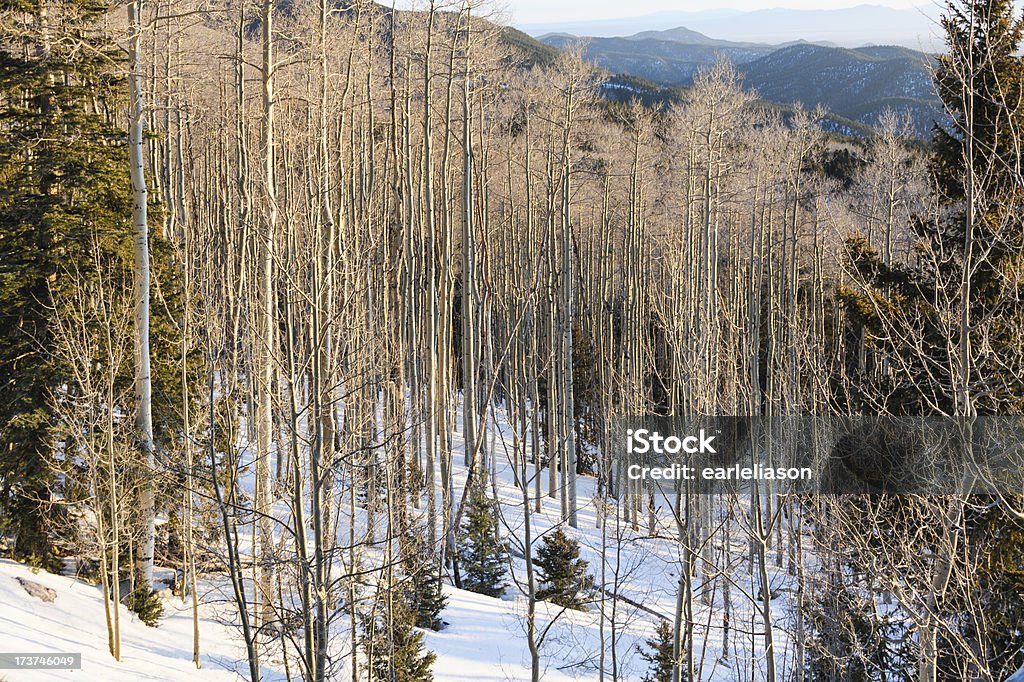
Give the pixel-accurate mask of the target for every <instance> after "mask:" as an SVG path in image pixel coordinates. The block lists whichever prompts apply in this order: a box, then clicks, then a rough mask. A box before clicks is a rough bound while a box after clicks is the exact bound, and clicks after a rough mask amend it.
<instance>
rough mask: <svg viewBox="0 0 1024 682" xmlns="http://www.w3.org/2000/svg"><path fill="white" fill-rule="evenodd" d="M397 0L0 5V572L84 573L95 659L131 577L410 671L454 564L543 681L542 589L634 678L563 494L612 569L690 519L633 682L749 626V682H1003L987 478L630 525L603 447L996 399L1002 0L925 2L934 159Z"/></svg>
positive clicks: (1012, 256)
mask: <svg viewBox="0 0 1024 682" xmlns="http://www.w3.org/2000/svg"><path fill="white" fill-rule="evenodd" d="M421 4H422V6H421V7H418V8H417V9H416V10H415V11H395V10H393V9H390V8H388V7H384V6H382V5H380V4H376V3H373V2H369V1H367V0H331V1H330V2H328V0H321V1H320V2H316V1H309V2H298V1H297V0H292V1H290V2H276V1H274V0H260V2H259V3H255V2H248V1H245V0H218V1H216V2H202V1H198V0H130V1H129V2H128V3H127V4H126V5H124V6H119V7H107V6H105V5H104V4H103V3H102V2H93V1H92V0H22V1H15V0H9V1H5V2H4V3H2V11H0V47H2V50H3V58H2V63H0V105H2V108H3V115H2V116H0V185H3V187H2V189H0V213H2V214H3V218H2V219H0V259H2V260H0V319H2V320H3V322H2V326H3V330H2V331H0V335H2V336H0V354H2V356H0V383H2V386H0V403H2V404H0V445H2V452H0V494H2V497H0V530H2V533H3V536H2V537H3V542H4V544H3V545H2V547H3V549H4V551H5V553H7V554H9V555H10V556H13V557H16V558H18V559H20V560H25V561H31V562H33V563H35V564H36V565H40V566H44V567H48V568H54V569H56V568H59V567H61V566H64V567H65V568H66V567H67V566H69V565H75V566H77V569H76V570H78V571H79V572H80V573H82V574H83V575H87V576H89V577H90V579H94V580H95V581H96V582H97V583H99V584H102V586H103V590H104V594H105V595H109V597H108V600H107V603H108V607H107V613H106V621H107V626H108V641H109V648H110V653H111V654H112V655H113V656H114V657H115V658H118V657H119V656H120V655H121V642H120V635H119V627H120V624H119V618H120V616H119V615H118V614H119V610H118V609H116V608H115V609H110V608H109V603H110V601H113V603H117V602H124V603H128V604H130V605H131V607H132V608H133V609H134V610H136V611H137V612H138V613H139V614H140V616H142V617H144V618H146V619H149V620H151V621H153V622H156V621H157V620H158V619H159V613H160V602H159V598H158V597H157V596H156V595H155V593H154V592H153V591H152V587H153V582H154V565H157V566H168V567H173V568H175V569H176V573H177V578H176V580H175V581H174V582H175V584H174V585H173V589H174V590H175V591H176V593H178V594H180V595H181V597H182V598H189V599H191V600H192V603H193V604H194V605H195V608H196V609H198V603H197V602H198V600H199V591H198V590H197V581H200V580H202V579H204V577H208V576H211V575H219V576H223V577H224V578H225V580H227V581H229V582H230V594H231V595H232V601H233V606H234V609H235V610H236V611H237V614H238V617H237V620H236V625H237V627H238V630H239V633H240V637H241V640H242V641H243V642H244V645H245V652H246V655H247V664H246V665H247V666H248V667H247V669H246V670H245V671H244V672H245V674H246V676H247V677H249V678H250V679H252V680H259V679H260V678H261V675H263V674H264V668H265V666H266V665H267V662H268V661H269V660H271V659H273V660H274V661H281V660H283V661H284V668H285V669H286V670H287V675H288V676H289V677H290V678H291V679H303V680H334V679H338V680H341V679H349V680H351V681H352V682H359V681H360V680H373V681H377V680H381V681H383V680H388V681H390V682H398V681H407V682H414V681H417V680H426V679H430V675H431V673H430V667H431V661H432V654H430V652H429V651H428V650H427V649H426V648H424V646H423V642H422V632H421V630H420V629H421V628H433V629H438V628H440V627H441V626H442V624H443V622H442V619H443V611H441V609H442V608H443V605H444V597H443V594H442V585H455V586H458V587H465V588H466V589H472V590H473V591H477V592H481V593H484V594H492V595H500V594H501V593H502V592H507V593H509V594H512V595H513V596H514V597H515V598H517V599H520V600H522V604H523V608H522V612H521V614H520V616H521V621H522V624H523V627H522V633H520V634H521V635H522V636H524V637H525V638H526V641H527V644H528V648H529V651H530V656H531V664H532V679H533V680H539V679H541V678H542V677H543V676H544V670H545V664H544V659H545V643H546V640H545V637H546V635H547V633H548V629H547V627H545V626H544V624H543V623H541V622H540V621H539V620H538V618H537V605H538V602H539V601H540V600H548V601H551V602H553V603H555V604H560V605H562V606H563V607H565V608H567V609H574V608H586V609H589V610H599V612H600V618H601V624H602V630H601V633H602V634H601V637H602V640H601V648H600V651H599V652H597V653H595V655H594V656H595V658H594V661H593V662H592V665H593V666H594V667H595V669H596V670H597V672H596V673H595V674H596V675H599V677H600V679H602V680H618V679H625V678H623V677H621V675H620V673H619V667H620V665H621V661H622V659H624V658H628V657H635V656H637V655H638V654H637V652H635V651H626V650H622V648H621V647H618V645H617V639H616V637H617V635H616V633H617V629H618V628H621V627H623V623H622V622H620V621H619V620H617V616H616V613H617V611H616V609H617V605H618V601H619V596H618V582H617V581H618V580H619V573H618V569H617V568H616V570H615V571H612V570H611V569H608V570H607V571H606V570H605V565H604V563H603V562H602V565H601V566H600V567H598V566H593V565H591V566H589V569H587V570H588V571H589V574H588V575H584V573H586V571H584V568H585V567H584V565H583V564H581V563H579V561H580V560H579V559H578V558H577V557H578V551H577V552H576V555H575V556H574V555H573V551H574V550H573V546H572V545H573V541H572V540H571V537H572V532H573V530H572V529H575V528H579V526H580V525H581V523H582V518H583V513H582V512H583V511H584V506H585V505H591V509H590V511H591V512H592V513H591V514H590V515H588V516H586V518H588V519H594V518H596V520H597V524H599V526H600V527H602V528H603V529H604V530H603V531H602V533H603V535H602V537H605V536H607V543H608V552H609V553H610V554H609V556H611V553H614V549H613V547H614V546H615V545H616V543H617V542H624V540H623V537H624V534H630V537H640V538H642V537H644V536H647V535H649V536H651V537H655V536H657V537H662V538H670V539H672V540H673V541H674V542H675V543H677V547H678V557H679V570H678V571H677V573H676V574H675V575H676V577H675V578H673V580H675V581H676V582H677V590H678V598H677V600H676V608H675V611H674V613H673V614H670V615H671V619H670V620H666V621H663V622H662V626H661V628H660V629H659V637H660V639H658V640H657V644H658V645H659V646H660V648H657V647H655V650H654V652H653V653H648V654H644V655H645V658H646V660H649V661H652V666H653V667H652V671H653V672H652V673H651V677H649V679H651V680H655V681H656V682H667V681H669V680H671V681H672V682H681V681H686V680H698V679H706V672H704V670H703V669H706V668H709V667H710V665H711V663H710V662H711V661H712V660H713V659H717V660H719V661H724V662H726V663H728V662H729V661H730V658H731V657H733V656H735V655H736V652H735V646H736V645H735V641H736V640H737V638H747V639H748V640H750V641H751V642H753V644H752V645H750V646H752V655H753V657H754V662H751V661H748V660H740V659H738V658H737V659H736V660H735V661H734V662H733V665H735V667H736V670H738V671H739V672H738V673H737V674H739V675H740V676H739V677H737V679H748V680H755V679H763V680H767V681H768V682H776V680H782V679H785V680H823V681H831V680H834V681H850V682H853V681H855V680H857V681H860V680H915V681H917V682H938V681H939V680H986V681H993V682H998V681H999V680H1003V679H1005V678H1006V677H1007V676H1008V675H1009V674H1011V673H1012V672H1013V671H1015V670H1016V669H1017V668H1020V667H1021V665H1024V651H1022V645H1024V635H1022V632H1021V629H1020V624H1021V623H1022V622H1024V525H1022V519H1024V516H1022V513H1024V505H1022V504H1021V500H1020V499H1019V498H1015V497H999V496H992V495H986V496H978V495H972V494H971V490H970V488H969V487H968V488H966V489H965V490H964V494H962V495H959V496H952V495H949V496H931V497H928V496H893V497H888V496H872V497H867V496H857V497H852V496H828V495H819V496H794V495H779V494H776V493H775V492H774V491H773V489H772V487H771V486H770V485H768V486H764V487H758V488H756V489H755V494H753V495H748V496H742V497H737V496H729V495H711V496H708V495H704V496H696V495H694V496H690V495H686V494H684V493H683V492H682V491H680V490H679V489H678V488H677V489H676V491H675V493H674V494H671V495H668V496H666V497H664V498H659V500H661V502H660V503H659V504H660V508H657V509H656V507H658V505H656V504H655V498H656V495H655V491H654V489H653V488H651V487H648V484H644V483H641V482H639V481H633V480H630V479H629V478H627V477H626V476H625V475H624V472H623V469H622V468H621V467H619V466H618V465H617V460H616V459H615V458H613V456H612V455H613V450H614V449H615V447H616V444H615V443H613V442H612V438H611V433H612V427H611V425H612V424H613V422H614V420H615V418H616V417H622V416H629V415H643V414H659V415H751V416H757V415H765V416H781V415H825V414H893V415H950V416H956V417H961V418H966V419H967V420H968V421H969V420H970V419H971V418H973V417H975V416H978V415H1000V414H1001V415H1015V414H1019V413H1020V411H1021V409H1022V408H1024V375H1022V370H1024V354H1022V350H1024V349H1022V340H1024V336H1022V334H1024V324H1022V322H1024V317H1022V312H1024V311H1022V309H1021V298H1020V295H1021V293H1022V292H1021V286H1022V284H1024V276H1022V270H1021V249H1022V229H1021V217H1020V216H1021V210H1022V208H1024V207H1022V205H1021V200H1022V199H1024V196H1022V189H1021V188H1022V187H1024V182H1022V175H1021V173H1022V171H1021V160H1020V159H1021V155H1020V152H1021V150H1020V145H1021V142H1022V140H1024V133H1022V131H1021V122H1022V118H1021V106H1022V104H1021V96H1022V85H1024V67H1022V65H1021V58H1020V56H1019V54H1020V53H1019V46H1020V45H1019V43H1020V38H1021V23H1020V20H1019V18H1017V17H1016V16H1015V15H1014V9H1013V4H1012V3H1011V2H1009V1H999V0H992V1H991V2H982V1H980V0H979V1H973V0H955V1H953V2H951V4H950V5H949V7H948V8H947V14H946V17H947V18H946V20H945V24H944V29H945V30H946V33H947V35H948V52H947V53H946V54H945V55H944V56H943V57H942V58H941V59H940V60H939V63H938V68H937V72H936V83H937V86H938V88H939V91H940V94H941V95H942V97H943V100H944V102H945V103H946V106H947V111H948V114H949V120H948V121H947V122H945V123H944V124H943V125H942V126H939V127H937V132H936V135H935V137H934V139H933V140H929V141H923V142H922V141H920V140H916V139H913V138H912V136H911V132H910V128H909V124H908V120H907V118H906V117H904V116H902V115H901V114H900V113H899V112H898V111H894V112H891V113H889V114H887V115H885V116H883V117H882V119H881V120H880V121H879V122H878V125H877V128H876V130H875V133H874V135H873V136H872V137H871V138H870V139H848V138H841V137H838V136H835V135H832V134H829V133H827V132H825V129H824V128H823V127H822V126H821V125H819V123H820V121H821V119H822V118H823V117H824V112H821V111H805V110H802V109H800V108H795V109H792V110H788V109H787V110H784V111H783V110H780V109H779V108H778V107H772V108H767V107H765V106H763V104H762V103H761V102H759V100H758V99H757V98H756V94H755V93H751V92H749V91H746V90H744V88H743V85H742V83H741V82H740V80H739V79H738V77H737V75H736V72H735V70H734V69H733V68H732V67H731V66H730V65H729V64H727V63H725V62H722V63H720V64H718V65H716V66H715V67H713V68H709V69H706V70H705V71H703V72H701V73H700V74H699V75H698V76H697V77H696V79H695V82H694V84H693V87H692V88H690V89H689V90H688V91H687V92H686V97H685V101H683V102H681V103H673V104H666V105H664V106H658V105H648V106H643V105H641V104H639V103H622V102H611V101H609V99H608V98H607V97H606V96H605V95H604V89H603V88H602V79H603V76H602V74H601V73H600V72H598V71H596V70H595V69H594V68H592V67H591V66H589V65H587V64H586V63H584V62H583V61H581V59H580V57H579V54H580V53H579V51H578V50H577V51H576V52H573V51H572V50H569V51H567V52H562V53H557V54H553V53H551V52H550V51H541V50H533V49H531V48H530V43H529V42H528V41H524V40H523V39H522V38H521V37H517V36H516V35H515V34H514V33H512V32H511V31H510V30H509V29H507V28H502V27H501V25H500V22H499V21H497V20H496V17H493V16H491V15H490V12H492V8H491V7H490V6H489V5H485V4H482V3H478V2H476V0H472V1H469V0H464V1H463V2H461V3H455V4H443V3H440V2H436V3H435V2H433V0H424V1H423V3H421ZM619 99H621V97H619ZM780 112H781V113H780ZM499 422H500V423H502V424H505V425H506V426H507V427H510V428H511V433H512V437H511V442H512V447H508V446H507V443H508V442H509V441H507V440H505V439H502V440H501V442H500V443H499V442H498V441H497V439H496V438H495V435H494V434H495V430H496V424H497V423H499ZM499 472H505V474H506V475H507V479H501V477H500V476H499ZM584 483H586V485H587V490H591V491H593V494H592V495H591V494H590V493H588V494H587V496H586V498H583V497H581V496H580V495H578V489H579V488H581V486H583V485H584ZM508 485H511V486H513V487H512V490H514V491H515V492H516V494H517V495H518V502H517V508H518V511H517V512H516V515H515V516H514V520H513V517H512V516H507V515H506V514H503V513H500V510H499V507H498V506H497V504H496V502H495V500H497V499H498V498H499V490H498V488H499V486H508ZM584 499H586V502H584V501H583V500H584ZM666 500H667V501H668V503H667V506H666V504H665V501H666ZM551 510H556V511H557V514H558V516H559V518H560V519H561V520H562V522H563V524H562V529H563V530H564V531H565V533H562V531H561V530H560V531H559V532H558V533H556V534H553V535H552V534H551V533H547V534H545V535H544V542H543V543H542V542H541V541H540V538H539V537H538V535H539V533H538V531H537V529H536V527H535V526H534V525H532V519H533V516H534V515H537V514H540V513H542V512H544V513H549V512H551ZM591 525H593V523H592V522H591ZM466 529H468V530H466ZM776 569H778V570H782V571H784V572H786V573H787V574H788V575H789V576H790V582H788V583H787V584H788V585H790V586H791V590H790V592H791V593H790V594H788V596H787V602H786V603H787V604H788V607H787V610H786V612H785V613H780V612H779V611H778V608H779V607H778V606H777V601H776V597H777V596H778V595H777V594H775V593H773V590H772V586H771V584H770V581H769V571H770V570H771V571H774V570H776ZM556 570H557V572H558V575H559V576H562V577H564V578H565V581H564V582H559V580H560V579H556V575H555V573H556ZM736 570H746V571H748V572H749V573H750V574H751V575H753V576H755V580H756V581H759V583H758V584H759V585H760V587H759V589H757V590H755V591H752V592H751V591H748V590H746V589H743V588H742V587H741V586H738V584H737V583H736V582H735V581H734V580H733V578H732V575H733V572H734V571H736ZM509 571H511V574H510V575H507V574H509ZM503 576H506V578H504V579H505V580H506V583H507V584H506V585H505V586H504V587H499V586H498V583H500V582H501V581H502V580H503ZM574 581H575V582H574ZM572 585H575V586H576V587H575V588H573V587H572ZM577 592H579V594H577ZM876 600H883V601H884V603H885V604H886V607H885V609H884V610H881V611H880V610H879V609H878V608H877V606H876V603H877V602H876ZM701 603H703V604H705V605H709V604H712V603H714V604H715V608H714V610H713V613H714V617H713V618H711V619H710V620H709V621H705V620H699V619H697V618H695V615H694V614H695V609H696V608H698V606H699V604H701ZM741 605H742V606H741ZM743 609H745V611H744V612H747V611H751V612H753V613H754V614H755V617H753V619H751V618H747V620H746V621H745V622H743V621H741V620H739V619H737V618H733V619H732V620H731V614H732V613H733V611H736V612H739V611H741V610H743ZM196 613H197V614H198V611H196ZM439 614H440V615H439ZM196 619H197V623H198V615H196ZM783 622H784V624H783ZM712 631H714V632H715V633H716V635H715V640H714V641H716V642H719V643H720V644H719V645H717V648H716V650H714V651H712V650H710V649H709V648H707V647H706V646H705V645H704V644H703V642H706V641H708V640H709V637H710V633H711V632H712ZM723 631H724V634H723ZM195 633H196V634H195V641H194V651H195V657H196V658H195V660H196V663H197V664H198V662H199V653H200V650H201V647H202V641H201V638H200V636H199V629H198V624H197V626H196V631H195ZM698 652H699V653H698Z"/></svg>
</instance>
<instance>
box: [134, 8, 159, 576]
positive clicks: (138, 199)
mask: <svg viewBox="0 0 1024 682" xmlns="http://www.w3.org/2000/svg"><path fill="white" fill-rule="evenodd" d="M141 14H142V0H134V2H132V3H131V4H129V5H128V23H129V30H130V32H131V33H130V35H129V42H128V59H129V70H128V95H129V107H130V108H129V124H128V151H129V159H130V162H131V180H132V193H133V206H132V222H133V223H134V226H135V272H134V280H135V428H136V430H137V432H138V433H137V435H138V439H139V451H140V453H141V455H142V466H143V476H144V480H143V481H142V487H141V490H140V492H139V506H140V509H139V513H140V516H141V519H142V522H143V523H144V524H145V537H144V538H143V543H142V549H141V551H140V552H139V553H138V555H137V556H136V560H135V571H136V574H137V578H136V579H137V580H141V581H142V582H143V583H145V585H146V586H147V587H149V588H152V586H153V552H154V546H155V544H156V509H155V503H154V493H153V481H152V476H153V473H154V469H155V468H156V461H155V456H154V452H153V409H152V405H153V384H152V377H151V374H150V363H149V222H148V217H147V212H146V207H147V206H146V205H147V201H148V190H147V188H146V171H145V161H144V158H145V157H144V155H143V154H144V148H143V141H142V126H143V111H144V106H143V94H142V23H141V19H140V17H141Z"/></svg>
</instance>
